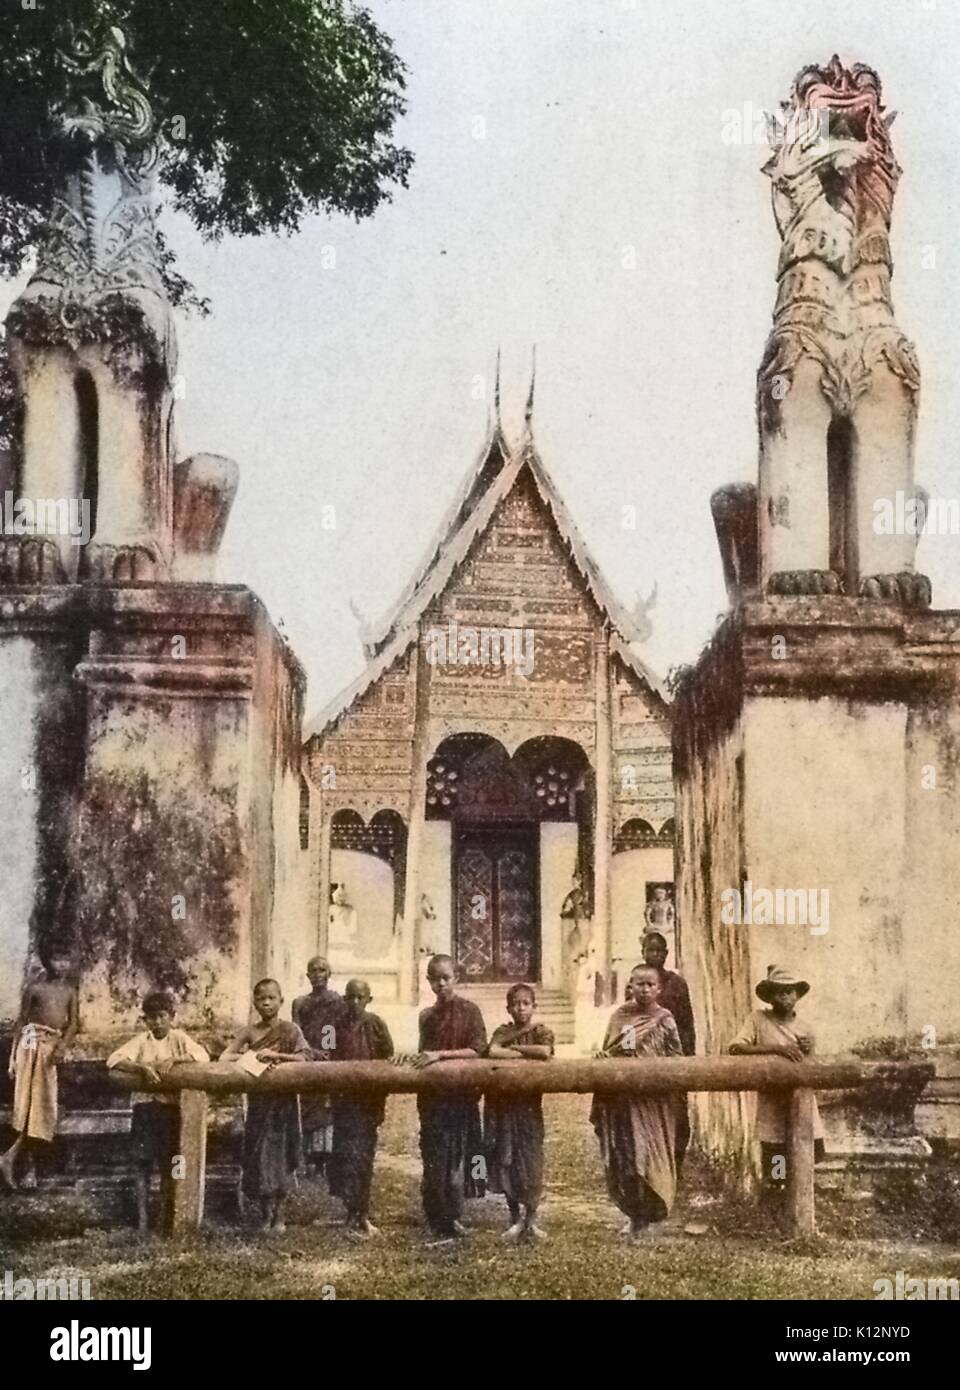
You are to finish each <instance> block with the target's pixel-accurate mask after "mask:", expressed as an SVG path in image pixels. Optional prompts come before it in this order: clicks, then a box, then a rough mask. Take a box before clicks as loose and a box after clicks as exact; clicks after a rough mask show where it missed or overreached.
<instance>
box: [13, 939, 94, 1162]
mask: <svg viewBox="0 0 960 1390" xmlns="http://www.w3.org/2000/svg"><path fill="white" fill-rule="evenodd" d="M41 963H42V965H43V967H44V978H43V979H42V980H35V981H34V982H33V984H29V985H27V987H26V989H25V990H24V992H23V1000H22V1003H21V1005H20V1015H19V1017H18V1019H17V1025H16V1028H15V1029H14V1033H13V1042H12V1044H11V1047H10V1075H11V1076H12V1077H13V1078H14V1090H13V1128H14V1130H15V1131H16V1134H17V1137H16V1139H15V1140H14V1141H13V1143H12V1144H11V1145H10V1148H9V1149H7V1151H6V1153H5V1154H3V1156H2V1157H0V1181H2V1182H5V1183H6V1184H7V1186H8V1187H16V1186H17V1182H16V1178H15V1176H14V1165H15V1163H16V1161H17V1156H18V1154H19V1153H20V1150H21V1149H22V1148H24V1146H25V1145H26V1150H25V1153H26V1172H25V1174H24V1178H23V1186H24V1187H25V1188H27V1189H32V1188H35V1187H36V1185H37V1174H36V1169H35V1167H34V1151H33V1150H34V1145H36V1144H49V1143H51V1142H52V1140H53V1136H54V1135H55V1134H56V1132H57V1063H58V1062H59V1061H61V1060H62V1058H63V1055H64V1053H65V1052H66V1051H67V1050H68V1049H69V1048H70V1046H71V1045H72V1043H73V1040H74V1038H75V1037H76V1034H77V1026H78V1018H77V989H76V985H75V984H73V982H72V981H71V980H70V978H69V975H70V969H71V962H70V957H69V955H67V954H66V952H64V951H62V950H60V949H59V948H51V949H50V951H49V952H47V953H45V954H44V955H43V956H42V957H41Z"/></svg>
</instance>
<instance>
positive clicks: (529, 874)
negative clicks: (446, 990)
mask: <svg viewBox="0 0 960 1390" xmlns="http://www.w3.org/2000/svg"><path fill="white" fill-rule="evenodd" d="M538 828H539V827H537V826H531V827H519V828H516V829H509V830H507V829H500V828H497V829H473V830H468V829H462V830H459V831H458V832H457V833H456V840H455V843H456V862H455V866H454V895H453V896H454V921H455V946H454V950H455V953H456V959H457V966H458V969H459V974H460V977H461V979H462V980H463V981H464V983H466V984H470V983H480V982H482V981H498V980H504V981H506V980H535V979H536V978H537V977H538V973H539V968H540V960H539V954H540V953H539V946H540V930H539V903H538V898H539V894H538V892H537V886H538V885H537V880H538V876H539V865H538V856H537V830H538Z"/></svg>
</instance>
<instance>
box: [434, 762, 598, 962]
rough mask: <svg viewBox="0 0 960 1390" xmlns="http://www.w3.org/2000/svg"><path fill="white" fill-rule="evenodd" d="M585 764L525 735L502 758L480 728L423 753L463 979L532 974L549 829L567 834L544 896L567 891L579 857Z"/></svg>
mask: <svg viewBox="0 0 960 1390" xmlns="http://www.w3.org/2000/svg"><path fill="white" fill-rule="evenodd" d="M586 771H587V759H586V755H585V754H584V752H583V750H582V749H581V748H580V747H579V746H578V745H577V744H574V743H571V742H569V741H568V740H565V739H557V738H538V739H532V740H530V741H529V742H527V743H526V744H523V745H522V746H521V747H520V748H519V749H518V750H517V752H516V753H515V754H514V755H513V757H511V756H510V755H509V754H508V753H507V751H506V749H505V748H504V747H503V745H502V744H501V743H499V742H498V741H497V740H496V739H494V738H492V737H490V736H488V735H485V734H457V735H454V736H453V737H451V738H447V739H444V741H443V742H442V743H441V744H440V745H439V746H438V748H437V750H436V752H435V753H434V756H433V757H432V758H431V759H430V762H429V764H428V768H427V786H426V806H425V815H426V819H427V821H428V822H434V823H435V822H443V821H446V822H448V824H449V836H450V838H449V860H448V863H449V893H450V934H449V935H450V943H449V949H450V953H451V955H452V956H453V958H454V961H455V962H456V965H457V970H458V974H459V976H460V978H461V979H462V980H463V981H464V982H466V983H470V984H484V983H500V982H508V981H513V980H540V979H541V978H542V972H543V956H544V920H543V912H542V908H543V898H544V870H545V868H547V869H548V870H550V871H553V868H554V863H555V859H556V856H555V855H553V854H552V848H551V845H552V842H551V839H550V830H551V828H552V827H553V826H554V825H556V824H560V825H566V826H567V827H568V829H569V831H570V832H571V833H570V836H569V837H568V843H569V845H570V851H569V858H570V863H569V865H566V864H564V868H563V870H562V871H561V872H562V877H563V882H562V884H561V885H548V897H549V896H550V892H551V891H552V894H553V896H556V893H557V891H559V888H560V887H562V892H564V893H565V892H566V891H567V889H568V888H569V881H568V880H569V876H570V875H571V874H572V872H573V869H574V868H575V867H576V865H577V863H578V861H579V858H580V848H579V846H580V834H581V832H580V826H581V822H582V823H583V824H588V823H589V821H590V817H585V816H584V815H583V799H584V795H585V792H586V786H587V781H586V779H585V776H584V774H585V772H586ZM578 803H579V806H578ZM578 812H579V814H578Z"/></svg>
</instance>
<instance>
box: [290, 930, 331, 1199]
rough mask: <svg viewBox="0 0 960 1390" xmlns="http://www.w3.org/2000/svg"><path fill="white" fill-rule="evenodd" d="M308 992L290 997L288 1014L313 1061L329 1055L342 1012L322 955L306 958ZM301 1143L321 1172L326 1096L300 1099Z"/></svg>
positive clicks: (327, 1130) (327, 1138) (327, 1136)
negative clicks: (291, 1005)
mask: <svg viewBox="0 0 960 1390" xmlns="http://www.w3.org/2000/svg"><path fill="white" fill-rule="evenodd" d="M307 979H308V980H309V981H310V993H309V994H301V995H300V997H299V998H298V999H294V1001H293V1007H292V1008H291V1010H290V1017H291V1018H292V1019H293V1021H294V1023H295V1024H296V1025H297V1026H298V1028H299V1029H300V1031H301V1033H302V1034H303V1036H304V1037H305V1038H306V1040H307V1042H308V1043H309V1044H310V1046H311V1048H312V1049H313V1055H314V1057H315V1059H316V1060H317V1061H323V1060H325V1059H326V1058H327V1057H329V1056H332V1055H333V1054H332V1048H333V1047H334V1046H335V1042H336V1032H337V1024H338V1023H339V1021H340V1019H341V1017H342V1015H343V1000H342V998H341V997H340V995H339V994H338V993H337V992H336V990H334V989H329V988H328V985H329V981H330V966H329V965H328V963H327V961H326V959H325V958H324V957H323V956H314V957H313V959H312V960H309V961H307ZM300 1120H301V1123H302V1125H303V1146H304V1149H305V1150H306V1157H307V1162H308V1163H309V1164H310V1166H311V1167H312V1168H313V1169H314V1171H315V1172H317V1173H325V1172H326V1168H327V1163H328V1161H329V1158H330V1153H331V1149H332V1145H333V1110H332V1108H331V1104H330V1097H329V1096H324V1095H320V1094H319V1093H318V1092H316V1091H315V1092H314V1093H313V1094H312V1095H309V1096H304V1097H303V1098H302V1099H301V1101H300Z"/></svg>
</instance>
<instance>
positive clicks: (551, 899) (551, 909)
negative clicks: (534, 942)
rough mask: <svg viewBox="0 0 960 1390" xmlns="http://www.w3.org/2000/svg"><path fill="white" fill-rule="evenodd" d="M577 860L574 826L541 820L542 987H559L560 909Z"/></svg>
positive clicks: (561, 977) (561, 982) (567, 891)
mask: <svg viewBox="0 0 960 1390" xmlns="http://www.w3.org/2000/svg"><path fill="white" fill-rule="evenodd" d="M576 863H577V827H576V825H575V824H574V823H573V822H567V821H544V822H543V823H542V824H541V826H540V923H541V941H540V979H541V981H542V983H543V986H544V988H545V989H562V988H563V987H564V980H563V935H562V931H561V927H566V925H567V924H566V923H561V921H560V909H561V907H562V906H563V900H564V898H565V897H566V896H567V894H568V893H569V892H570V888H571V885H572V881H573V871H574V869H575V868H576Z"/></svg>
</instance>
